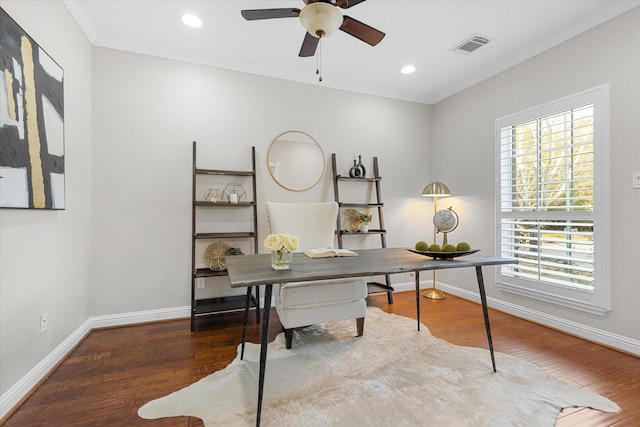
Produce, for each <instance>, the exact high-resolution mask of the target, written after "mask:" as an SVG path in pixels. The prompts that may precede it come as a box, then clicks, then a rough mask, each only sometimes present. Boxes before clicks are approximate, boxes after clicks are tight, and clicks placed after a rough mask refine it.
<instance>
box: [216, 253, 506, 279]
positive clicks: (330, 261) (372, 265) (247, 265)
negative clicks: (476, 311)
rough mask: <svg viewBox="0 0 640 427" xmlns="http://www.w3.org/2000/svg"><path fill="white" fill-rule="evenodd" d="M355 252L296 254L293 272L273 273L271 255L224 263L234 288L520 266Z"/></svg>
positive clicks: (483, 258) (470, 258)
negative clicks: (330, 255) (349, 254)
mask: <svg viewBox="0 0 640 427" xmlns="http://www.w3.org/2000/svg"><path fill="white" fill-rule="evenodd" d="M356 252H358V256H357V257H334V258H315V259H314V258H309V257H307V256H306V255H304V254H303V253H294V254H293V262H292V265H291V270H274V269H272V268H271V255H270V254H258V255H244V256H229V257H226V258H225V262H226V264H227V271H228V272H229V280H230V282H231V287H233V288H241V287H247V286H259V285H268V284H273V283H289V282H306V281H312V280H325V279H336V278H344V277H362V276H377V275H382V274H394V273H408V272H412V271H413V272H417V271H425V270H443V269H449V268H462V267H477V266H485V265H499V264H514V263H516V262H517V260H515V259H512V258H500V257H486V256H479V255H470V256H468V257H460V258H454V259H433V258H430V257H426V256H424V255H420V254H416V253H414V252H410V251H408V250H407V249H406V248H380V249H361V250H357V251H356Z"/></svg>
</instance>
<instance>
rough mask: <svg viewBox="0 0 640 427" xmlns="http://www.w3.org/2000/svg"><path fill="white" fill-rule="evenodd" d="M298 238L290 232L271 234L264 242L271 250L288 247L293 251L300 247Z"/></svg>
mask: <svg viewBox="0 0 640 427" xmlns="http://www.w3.org/2000/svg"><path fill="white" fill-rule="evenodd" d="M298 244H299V242H298V238H297V237H296V236H292V235H290V234H283V233H277V234H269V235H268V236H267V237H266V238H265V239H264V242H262V245H263V246H264V248H265V249H267V250H269V251H275V252H280V251H282V250H283V249H286V250H287V251H289V252H293V251H295V250H296V249H298Z"/></svg>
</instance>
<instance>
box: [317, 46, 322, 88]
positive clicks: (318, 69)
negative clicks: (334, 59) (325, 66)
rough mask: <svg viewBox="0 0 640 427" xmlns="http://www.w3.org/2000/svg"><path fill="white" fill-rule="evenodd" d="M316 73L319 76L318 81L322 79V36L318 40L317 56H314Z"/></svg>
mask: <svg viewBox="0 0 640 427" xmlns="http://www.w3.org/2000/svg"><path fill="white" fill-rule="evenodd" d="M316 74H317V75H318V76H319V77H318V81H319V82H321V81H322V37H320V40H318V56H316Z"/></svg>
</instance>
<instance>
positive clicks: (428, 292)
mask: <svg viewBox="0 0 640 427" xmlns="http://www.w3.org/2000/svg"><path fill="white" fill-rule="evenodd" d="M421 295H422V296H423V297H425V298H430V299H445V298H446V297H447V295H445V293H444V292H442V291H441V290H440V289H436V288H428V289H425V290H424V291H422V294H421Z"/></svg>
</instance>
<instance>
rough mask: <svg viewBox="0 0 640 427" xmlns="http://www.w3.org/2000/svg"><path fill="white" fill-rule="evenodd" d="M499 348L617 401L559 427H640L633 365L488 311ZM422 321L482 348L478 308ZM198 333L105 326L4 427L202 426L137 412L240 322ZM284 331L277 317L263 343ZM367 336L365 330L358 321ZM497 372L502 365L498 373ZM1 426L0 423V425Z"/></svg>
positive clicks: (201, 366) (455, 306)
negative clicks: (612, 410) (612, 409)
mask: <svg viewBox="0 0 640 427" xmlns="http://www.w3.org/2000/svg"><path fill="white" fill-rule="evenodd" d="M369 305H371V306H377V307H380V308H381V309H383V310H384V311H387V312H391V313H396V314H399V315H403V316H407V317H411V318H415V294H414V293H413V292H411V291H409V292H396V293H395V294H394V304H392V305H388V304H387V303H386V295H384V294H382V295H375V296H371V297H369ZM490 318H491V328H492V335H493V340H494V347H495V350H496V351H500V352H503V353H509V354H512V355H516V356H519V357H522V358H526V359H529V360H531V361H533V362H535V363H537V364H538V365H540V366H541V367H542V368H544V369H545V370H546V371H548V372H549V373H551V374H553V375H555V376H557V377H559V378H562V379H564V380H565V381H568V382H571V383H574V384H576V385H577V386H579V387H583V388H585V389H588V390H590V391H593V392H596V393H599V394H602V395H603V396H606V397H608V398H610V399H612V400H613V401H615V402H616V403H617V404H618V405H620V407H621V408H622V411H621V412H620V413H617V414H609V413H601V412H599V411H595V410H591V409H584V408H572V409H565V410H564V411H563V412H562V413H561V414H560V418H559V420H558V422H557V426H561V427H568V426H580V427H585V426H587V427H589V426H639V425H640V359H639V358H637V357H635V356H632V355H628V354H624V353H621V352H618V351H615V350H612V349H609V348H606V347H603V346H600V345H597V344H593V343H590V342H587V341H585V340H582V339H579V338H576V337H573V336H570V335H567V334H564V333H561V332H558V331H555V330H552V329H549V328H546V327H543V326H540V325H536V324H534V323H531V322H528V321H525V320H521V319H518V318H515V317H513V316H510V315H507V314H504V313H501V312H498V311H495V310H490ZM421 319H422V322H423V323H424V324H426V325H427V326H428V328H429V329H430V330H431V332H432V333H433V334H434V335H435V336H437V337H440V338H443V339H446V340H447V341H449V342H451V343H454V344H458V345H466V346H477V347H482V348H487V341H486V335H485V331H484V322H483V319H482V310H481V308H480V306H479V305H477V304H475V303H473V302H469V301H465V300H462V299H460V298H456V297H454V296H451V295H449V296H448V297H447V299H444V300H430V299H426V298H422V297H421ZM211 320H215V322H212V321H209V322H208V323H209V324H208V325H203V326H202V327H201V328H200V330H199V331H198V332H195V333H191V332H190V330H189V321H188V320H187V319H185V320H173V321H166V322H159V323H152V324H144V325H135V326H127V327H120V328H111V329H102V330H95V331H93V332H91V333H90V334H89V335H88V336H87V337H86V339H85V340H84V341H83V342H82V343H81V344H80V345H79V346H78V347H77V348H76V349H75V350H74V351H73V352H72V353H71V354H69V356H68V357H67V358H66V359H65V360H64V361H63V362H62V363H61V364H60V365H59V366H58V368H57V369H56V370H55V371H54V372H52V373H51V375H50V376H49V377H48V378H47V379H46V380H45V381H44V382H43V383H42V384H41V385H40V387H39V388H38V389H37V390H36V391H35V392H34V393H33V394H32V395H31V396H30V397H29V398H28V399H27V400H26V401H25V402H24V403H23V404H22V406H21V407H20V408H19V409H17V410H16V411H15V412H14V413H13V414H10V416H9V417H7V418H6V419H5V420H3V421H4V425H5V426H6V427H13V426H20V427H29V426H47V427H52V426H64V427H71V426H83V427H86V426H154V427H156V426H171V427H181V426H182V427H187V426H191V427H194V426H202V425H203V424H202V422H201V421H200V420H199V419H197V418H189V417H181V418H169V419H162V420H143V419H141V418H139V417H138V416H137V410H138V408H139V407H140V406H141V405H143V404H144V403H146V402H148V401H149V400H152V399H156V398H158V397H161V396H164V395H166V394H168V393H170V392H172V391H175V390H178V389H180V388H182V387H185V386H187V385H189V384H191V383H193V382H195V381H197V380H199V379H200V378H202V377H204V376H206V375H209V374H211V373H212V372H215V371H217V370H220V369H223V368H224V367H225V366H227V365H228V364H229V363H230V362H231V361H232V360H233V359H234V357H235V356H236V347H237V345H238V344H239V343H240V341H241V336H242V316H241V315H240V314H230V315H223V316H216V317H215V319H211ZM250 321H251V324H250V327H249V340H250V341H253V342H258V341H259V336H260V326H259V325H256V323H255V316H250ZM281 331H282V327H281V326H280V324H279V322H278V320H277V315H276V314H275V311H274V312H273V315H272V321H271V328H270V337H271V338H270V339H273V338H274V337H275V335H277V334H278V333H279V332H281ZM365 334H366V325H365ZM498 368H499V367H498ZM0 424H2V422H0Z"/></svg>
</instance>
